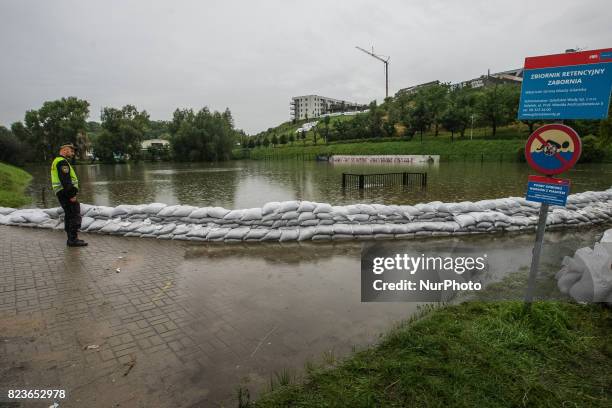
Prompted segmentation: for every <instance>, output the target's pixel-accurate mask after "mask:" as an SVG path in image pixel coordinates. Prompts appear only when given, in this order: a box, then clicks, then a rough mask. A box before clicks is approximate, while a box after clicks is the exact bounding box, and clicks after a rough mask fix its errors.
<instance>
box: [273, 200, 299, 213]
mask: <svg viewBox="0 0 612 408" xmlns="http://www.w3.org/2000/svg"><path fill="white" fill-rule="evenodd" d="M298 208H300V203H298V202H297V201H283V202H282V203H280V206H279V207H278V212H280V213H286V212H288V211H297V209H298Z"/></svg>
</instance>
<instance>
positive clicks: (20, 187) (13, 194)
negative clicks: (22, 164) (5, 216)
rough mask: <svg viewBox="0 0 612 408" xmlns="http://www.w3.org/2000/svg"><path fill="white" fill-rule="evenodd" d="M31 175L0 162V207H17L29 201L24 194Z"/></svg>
mask: <svg viewBox="0 0 612 408" xmlns="http://www.w3.org/2000/svg"><path fill="white" fill-rule="evenodd" d="M31 179H32V176H31V175H30V174H29V173H28V172H26V171H24V170H21V169H20V168H18V167H15V166H11V165H10V164H6V163H0V207H12V208H17V207H20V206H22V205H25V204H27V203H29V202H30V199H29V198H28V197H27V196H26V195H25V194H24V192H25V188H26V187H27V186H28V184H29V183H30V180H31Z"/></svg>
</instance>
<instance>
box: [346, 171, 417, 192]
mask: <svg viewBox="0 0 612 408" xmlns="http://www.w3.org/2000/svg"><path fill="white" fill-rule="evenodd" d="M393 185H402V186H406V187H417V186H418V187H421V188H423V187H425V186H426V185H427V173H409V172H402V173H378V174H353V173H342V188H343V189H347V188H348V189H352V188H358V189H359V190H363V189H366V188H370V187H384V186H393Z"/></svg>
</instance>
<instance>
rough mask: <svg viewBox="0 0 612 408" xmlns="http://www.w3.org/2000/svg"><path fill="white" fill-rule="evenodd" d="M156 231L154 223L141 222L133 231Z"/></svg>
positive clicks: (146, 232) (143, 232) (142, 232)
mask: <svg viewBox="0 0 612 408" xmlns="http://www.w3.org/2000/svg"><path fill="white" fill-rule="evenodd" d="M155 231H157V226H156V225H154V224H146V223H143V224H142V225H141V226H140V227H139V228H138V229H137V230H136V231H135V232H137V233H139V234H143V235H144V234H152V233H153V232H155Z"/></svg>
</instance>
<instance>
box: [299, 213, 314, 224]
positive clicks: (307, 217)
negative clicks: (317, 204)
mask: <svg viewBox="0 0 612 408" xmlns="http://www.w3.org/2000/svg"><path fill="white" fill-rule="evenodd" d="M299 214H300V215H299V216H298V219H297V220H298V222H299V223H300V224H301V223H303V222H304V221H308V220H315V219H317V216H316V215H315V214H314V213H313V212H310V211H304V212H300V213H299Z"/></svg>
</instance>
